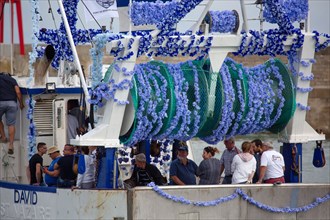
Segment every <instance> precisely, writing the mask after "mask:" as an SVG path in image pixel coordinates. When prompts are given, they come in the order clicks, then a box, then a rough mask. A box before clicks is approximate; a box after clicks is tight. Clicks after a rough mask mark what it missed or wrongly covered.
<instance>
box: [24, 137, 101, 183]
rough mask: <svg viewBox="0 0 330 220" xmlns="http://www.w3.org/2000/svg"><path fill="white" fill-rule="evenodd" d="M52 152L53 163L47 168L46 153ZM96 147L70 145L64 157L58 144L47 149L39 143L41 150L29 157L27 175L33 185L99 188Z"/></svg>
mask: <svg viewBox="0 0 330 220" xmlns="http://www.w3.org/2000/svg"><path fill="white" fill-rule="evenodd" d="M46 153H47V154H48V156H49V157H50V158H51V159H52V162H51V163H50V165H49V166H48V167H43V155H44V154H46ZM95 164H96V147H95V146H89V147H87V146H83V147H81V148H80V149H79V150H78V148H76V147H75V146H73V145H70V144H66V145H65V146H64V148H63V156H62V155H61V152H60V150H59V148H58V147H57V146H52V147H50V148H47V146H46V144H45V143H43V142H40V143H38V145H37V153H35V154H34V155H33V156H32V157H31V158H30V160H29V164H28V166H27V169H26V174H27V177H28V181H29V183H30V185H34V186H49V187H59V188H71V189H77V188H81V189H90V188H95V171H96V166H95Z"/></svg>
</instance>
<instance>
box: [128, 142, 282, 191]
mask: <svg viewBox="0 0 330 220" xmlns="http://www.w3.org/2000/svg"><path fill="white" fill-rule="evenodd" d="M224 145H225V147H226V149H225V150H224V152H223V153H222V156H221V158H220V159H217V158H215V154H219V153H220V151H219V149H217V148H216V147H211V146H207V147H205V148H204V150H203V154H202V157H203V160H202V161H201V163H200V164H199V166H198V165H197V164H196V163H195V162H194V161H192V160H190V159H189V158H188V154H189V150H188V146H187V144H186V143H185V142H180V141H176V142H175V147H173V152H174V151H175V157H173V158H174V159H173V160H172V162H171V165H170V174H169V176H170V179H169V183H168V184H169V185H196V184H199V185H209V184H220V183H221V184H251V183H284V182H285V180H284V168H285V165H284V158H283V156H282V155H281V154H280V153H279V152H277V151H275V150H274V149H273V147H272V144H271V143H268V142H265V143H262V141H261V140H259V139H256V140H253V141H251V142H248V141H245V142H243V143H242V146H241V149H239V148H238V147H236V145H235V139H234V138H233V137H230V138H228V139H225V140H224ZM222 174H224V177H223V179H222V181H221V176H222ZM161 177H162V176H161V174H160V171H159V170H158V169H157V168H156V166H153V165H150V164H147V163H146V156H145V154H143V153H140V154H137V155H136V156H135V167H134V172H133V174H132V176H131V178H129V179H128V180H126V181H125V182H126V184H127V185H129V187H127V188H131V187H134V186H146V185H147V184H148V183H150V182H155V184H156V185H165V184H167V181H164V179H162V178H161Z"/></svg>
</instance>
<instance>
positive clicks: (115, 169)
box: [112, 148, 118, 189]
mask: <svg viewBox="0 0 330 220" xmlns="http://www.w3.org/2000/svg"><path fill="white" fill-rule="evenodd" d="M117 158H118V148H117V149H116V150H115V155H114V157H113V178H112V188H113V189H116V180H117Z"/></svg>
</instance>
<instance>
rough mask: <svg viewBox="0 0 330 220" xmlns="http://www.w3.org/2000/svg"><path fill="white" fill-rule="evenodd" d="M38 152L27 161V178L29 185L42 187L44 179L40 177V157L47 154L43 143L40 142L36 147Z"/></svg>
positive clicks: (41, 161)
mask: <svg viewBox="0 0 330 220" xmlns="http://www.w3.org/2000/svg"><path fill="white" fill-rule="evenodd" d="M37 150H38V152H37V153H36V154H35V155H33V156H32V157H31V159H30V160H29V169H28V173H27V175H28V178H30V180H29V181H30V185H35V186H43V185H44V179H43V177H42V163H43V159H42V156H43V155H44V154H45V153H46V152H47V146H46V144H45V143H43V142H40V143H38V145H37Z"/></svg>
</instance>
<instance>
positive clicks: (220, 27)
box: [209, 10, 237, 33]
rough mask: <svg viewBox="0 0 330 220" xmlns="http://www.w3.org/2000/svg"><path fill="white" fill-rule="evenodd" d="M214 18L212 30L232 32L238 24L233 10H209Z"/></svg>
mask: <svg viewBox="0 0 330 220" xmlns="http://www.w3.org/2000/svg"><path fill="white" fill-rule="evenodd" d="M209 12H210V15H211V18H212V26H211V32H220V33H230V32H233V30H234V29H235V26H236V22H237V21H236V16H235V13H234V12H233V11H229V10H225V11H209Z"/></svg>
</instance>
